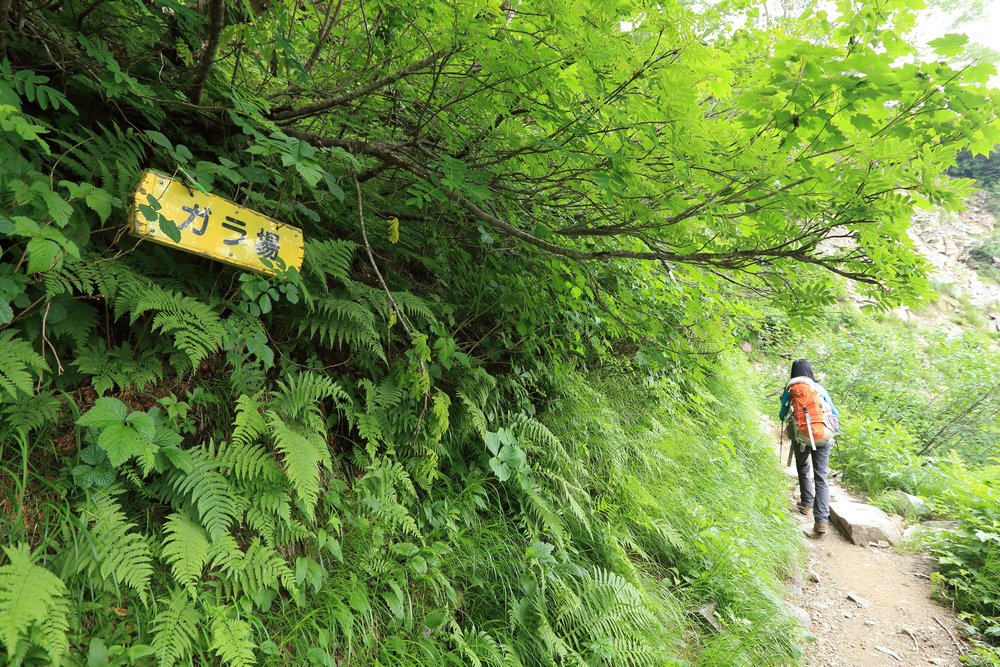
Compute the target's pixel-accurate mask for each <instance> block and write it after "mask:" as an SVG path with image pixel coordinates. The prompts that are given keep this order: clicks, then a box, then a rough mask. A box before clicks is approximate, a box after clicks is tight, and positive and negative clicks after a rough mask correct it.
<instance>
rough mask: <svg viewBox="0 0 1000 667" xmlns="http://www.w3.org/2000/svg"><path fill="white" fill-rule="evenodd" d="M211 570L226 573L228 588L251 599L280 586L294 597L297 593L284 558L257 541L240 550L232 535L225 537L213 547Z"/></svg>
mask: <svg viewBox="0 0 1000 667" xmlns="http://www.w3.org/2000/svg"><path fill="white" fill-rule="evenodd" d="M212 567H213V568H219V569H221V570H222V571H223V572H224V573H225V583H226V585H227V586H231V587H233V589H234V590H235V591H242V592H244V593H246V594H248V595H251V596H252V595H256V594H258V593H260V592H263V591H265V590H272V589H273V590H277V589H278V588H279V587H280V586H283V587H284V588H285V590H287V591H288V592H289V593H291V594H292V595H293V596H294V595H297V594H298V591H299V589H298V585H297V584H296V583H295V573H294V572H292V570H291V569H290V568H289V567H288V564H287V563H286V562H285V559H284V558H282V557H281V554H280V553H278V552H277V551H276V550H275V549H274V548H272V547H269V546H267V545H265V544H263V543H262V542H261V541H260V540H256V539H255V540H253V542H251V543H250V546H249V547H247V550H246V551H243V550H242V549H240V547H239V545H238V544H237V543H236V540H235V539H233V537H232V536H231V535H226V536H224V537H223V538H222V539H221V540H219V541H218V542H217V543H215V544H213V545H212Z"/></svg>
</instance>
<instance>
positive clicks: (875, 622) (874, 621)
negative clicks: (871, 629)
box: [865, 618, 878, 625]
mask: <svg viewBox="0 0 1000 667" xmlns="http://www.w3.org/2000/svg"><path fill="white" fill-rule="evenodd" d="M865 625H878V621H876V620H875V619H873V618H869V619H867V620H866V621H865Z"/></svg>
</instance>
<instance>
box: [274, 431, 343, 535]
mask: <svg viewBox="0 0 1000 667" xmlns="http://www.w3.org/2000/svg"><path fill="white" fill-rule="evenodd" d="M268 416H269V420H268V422H269V424H270V425H271V430H272V433H273V436H274V444H275V446H276V447H277V448H278V450H279V451H280V452H281V454H282V456H283V458H284V463H285V473H286V474H287V475H288V480H289V481H290V482H291V485H292V489H294V490H295V493H296V495H297V496H298V497H299V499H300V500H301V501H302V504H303V507H304V509H305V512H306V514H307V516H309V518H310V519H311V518H312V516H313V508H314V507H315V506H316V501H317V500H318V499H319V488H320V485H319V476H320V468H321V467H323V468H326V469H328V470H329V469H330V468H331V466H332V464H333V462H332V460H331V458H330V449H329V447H328V446H327V444H326V439H325V438H324V437H323V434H322V433H321V432H315V431H311V432H302V431H301V430H300V429H299V428H296V427H294V426H292V425H290V424H287V423H285V421H284V420H282V419H281V418H280V417H278V416H277V415H276V414H274V413H273V412H269V413H268Z"/></svg>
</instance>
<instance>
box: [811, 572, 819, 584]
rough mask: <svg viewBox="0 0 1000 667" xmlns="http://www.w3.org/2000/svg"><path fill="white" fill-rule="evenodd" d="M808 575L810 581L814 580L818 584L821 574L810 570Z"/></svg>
mask: <svg viewBox="0 0 1000 667" xmlns="http://www.w3.org/2000/svg"><path fill="white" fill-rule="evenodd" d="M808 577H809V581H811V582H813V583H814V584H818V583H819V575H818V574H816V572H814V571H813V570H809V574H808Z"/></svg>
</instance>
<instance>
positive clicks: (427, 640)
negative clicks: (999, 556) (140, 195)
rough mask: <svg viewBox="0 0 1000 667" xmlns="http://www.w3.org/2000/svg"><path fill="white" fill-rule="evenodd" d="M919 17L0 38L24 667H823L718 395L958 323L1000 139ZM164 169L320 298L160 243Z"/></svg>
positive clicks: (192, 15)
mask: <svg viewBox="0 0 1000 667" xmlns="http://www.w3.org/2000/svg"><path fill="white" fill-rule="evenodd" d="M916 4H917V3H916V2H913V3H910V2H901V1H898V0H893V1H890V2H886V3H882V4H880V5H879V6H877V7H876V6H873V5H870V3H850V2H842V3H840V4H839V6H838V11H837V12H836V13H835V14H831V15H828V14H827V13H824V12H807V13H805V14H804V15H803V16H802V17H801V18H799V19H796V20H787V21H780V22H773V23H772V22H768V21H764V20H762V19H761V17H759V16H758V15H757V10H756V9H755V8H754V6H752V5H750V3H747V4H746V5H743V4H740V3H718V4H715V5H713V6H712V7H711V8H704V11H703V12H702V13H698V12H695V11H694V10H693V9H692V8H691V7H689V6H688V5H686V4H680V3H674V4H671V3H668V4H663V3H648V4H640V3H626V2H586V3H577V2H574V3H560V2H550V1H541V2H522V3H518V4H517V5H516V6H514V5H513V4H511V3H506V2H505V3H496V2H492V3H487V2H472V3H441V2H431V1H428V2H417V3H410V4H407V5H406V6H405V7H404V6H401V5H400V3H396V5H400V6H393V5H392V4H383V3H369V4H365V3H360V2H336V3H333V2H328V3H318V4H312V3H301V2H297V1H296V2H291V1H280V2H269V1H267V0H250V2H243V3H238V2H231V1H228V0H206V1H205V2H200V3H193V2H185V1H179V0H155V1H154V2H139V1H138V0H63V1H60V2H55V3H53V2H46V1H43V0H29V1H27V2H10V0H0V157H2V158H3V159H2V160H0V235H2V246H0V416H2V420H0V447H2V449H0V465H2V476H0V521H2V524H0V530H2V533H3V534H4V535H5V536H7V542H8V544H6V545H5V549H4V551H3V553H4V555H3V557H2V559H0V651H2V652H3V655H4V657H5V658H6V659H7V661H8V662H11V663H14V664H18V663H23V664H44V663H46V662H49V661H51V662H56V663H58V662H60V661H62V662H65V663H67V664H83V663H84V662H86V663H87V664H89V665H104V664H130V665H131V664H158V665H173V664H185V663H190V662H192V661H193V662H195V663H197V664H211V663H219V664H227V665H246V664H255V663H261V664H275V665H288V664H300V665H333V664H354V665H371V664H383V665H394V664H421V665H432V664H453V665H460V664H461V665H465V664H487V665H499V664H506V665H545V664H560V665H569V664H573V665H597V664H606V665H629V664H634V665H643V664H650V665H653V664H655V665H671V664H703V665H751V664H752V665H758V664H772V665H779V664H785V663H786V662H787V661H789V660H791V659H794V657H795V655H796V653H797V651H798V648H797V646H796V643H795V642H796V639H797V637H796V630H795V629H794V626H793V624H792V622H791V621H790V620H789V619H788V618H787V616H786V614H785V612H784V607H783V606H782V603H781V600H780V598H779V596H778V593H777V590H778V579H779V578H780V576H781V575H782V573H783V572H784V570H785V569H786V568H787V567H789V564H790V562H791V561H792V560H793V559H794V557H795V555H796V554H795V553H794V551H795V547H794V543H793V542H792V540H791V539H790V538H791V533H790V532H789V531H790V529H789V526H788V524H787V522H786V521H785V520H784V519H782V517H783V516H784V514H783V512H782V511H781V509H782V508H781V500H780V497H781V493H780V484H779V482H778V481H777V480H776V479H775V472H774V470H773V466H772V465H769V464H767V463H765V459H764V451H765V448H764V447H763V445H762V443H761V442H760V438H761V436H760V435H759V428H758V425H757V421H756V419H755V414H754V412H753V410H752V409H751V408H749V407H748V402H747V400H748V399H747V394H748V389H747V387H746V386H745V383H744V381H743V379H742V371H741V370H740V368H741V367H740V362H738V361H737V360H736V359H730V358H729V357H727V356H722V355H720V352H722V351H724V350H726V349H729V348H731V347H732V343H733V342H734V340H738V339H737V338H736V336H737V335H740V334H742V333H744V332H746V331H748V330H751V329H754V328H758V324H759V323H758V318H759V316H760V314H761V310H760V305H761V303H762V300H761V299H760V298H759V297H771V296H773V295H774V294H775V293H776V292H780V295H781V300H780V301H779V303H780V304H783V305H785V306H790V307H791V308H794V309H795V310H796V311H797V312H799V313H809V312H813V311H815V309H816V308H817V307H819V306H821V305H822V304H824V303H828V302H829V301H830V300H831V299H832V291H831V290H832V286H833V285H835V284H836V281H837V280H838V279H839V278H838V274H840V275H846V276H849V277H853V278H855V279H856V280H858V281H860V283H861V285H860V289H862V290H863V292H864V293H865V294H866V295H868V296H870V297H871V298H872V299H875V300H876V301H878V302H879V303H888V302H892V301H894V300H898V299H906V298H911V297H913V296H915V295H919V294H920V293H922V291H923V290H924V281H923V274H922V271H923V268H924V262H923V261H922V260H921V259H920V258H919V257H918V256H916V255H915V254H914V252H913V251H912V247H911V244H910V243H909V241H908V240H907V237H906V227H907V224H908V220H909V215H910V213H911V211H912V208H913V207H914V206H916V205H928V204H940V205H944V206H954V205H957V204H958V203H959V202H960V201H961V200H962V196H963V195H964V194H965V193H966V192H967V191H968V188H969V186H970V182H968V181H962V180H958V181H948V180H946V179H944V178H942V176H941V174H942V172H943V171H944V170H945V169H947V168H948V167H950V166H952V165H953V164H954V161H955V157H954V156H955V153H956V151H957V150H959V149H961V148H963V147H970V148H971V149H972V150H973V151H974V152H980V153H981V152H984V151H986V150H987V149H989V148H991V147H992V146H993V144H994V142H995V141H996V140H997V138H998V136H1000V130H998V129H997V126H996V109H995V93H991V92H989V91H986V90H985V89H984V87H983V85H982V84H983V82H985V81H986V80H987V78H988V77H989V76H990V74H991V71H992V70H991V68H990V66H988V65H985V64H980V63H960V62H954V63H953V62H950V60H951V59H952V58H954V57H955V56H957V55H959V54H960V53H961V52H962V48H963V45H964V41H965V40H964V38H962V37H960V36H956V35H948V36H945V37H943V38H941V39H939V40H936V41H935V43H934V44H932V46H933V48H934V49H935V52H936V56H935V57H939V58H941V60H940V61H937V62H920V61H919V60H910V59H908V57H909V56H911V55H913V51H912V48H911V47H910V46H909V43H908V41H907V40H906V39H905V38H904V35H903V33H904V32H905V31H906V30H907V29H908V28H909V27H911V26H912V25H913V21H914V15H913V11H912V6H913V5H916ZM150 167H152V168H157V169H160V170H161V171H163V172H166V173H170V174H174V175H176V176H177V177H178V178H182V179H184V180H185V181H187V182H188V183H189V184H190V185H191V186H192V187H197V188H203V189H206V190H209V191H212V192H214V193H216V194H219V195H221V196H224V197H226V198H228V199H230V200H232V201H235V202H237V203H238V204H239V205H241V206H246V207H249V208H253V209H255V210H258V211H261V212H264V213H266V214H268V215H271V216H273V217H275V218H277V219H280V220H282V221H285V222H289V223H292V224H295V225H297V226H299V227H301V228H302V230H303V232H304V235H305V238H306V257H305V262H304V265H303V268H302V271H301V272H299V271H286V272H282V275H281V276H280V277H278V278H274V279H266V278H263V277H260V276H255V275H251V274H245V273H241V272H240V271H237V270H235V269H233V268H230V267H226V266H223V265H221V264H218V263H213V262H210V261H208V260H206V259H203V258H198V257H194V256H190V255H183V254H182V253H180V252H177V251H176V250H175V249H172V248H165V247H160V246H153V245H151V244H148V243H141V242H137V241H136V240H135V239H134V238H131V237H129V236H128V235H127V231H128V224H129V223H128V215H129V212H130V204H131V202H130V193H131V190H132V188H133V186H134V184H135V182H136V180H137V178H138V176H139V174H140V173H141V172H142V171H143V170H144V169H146V168H150ZM140 203H141V202H140ZM173 231H174V232H175V233H176V232H178V230H173ZM720 369H721V370H720ZM623 377H626V378H628V379H622V378H623Z"/></svg>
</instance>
